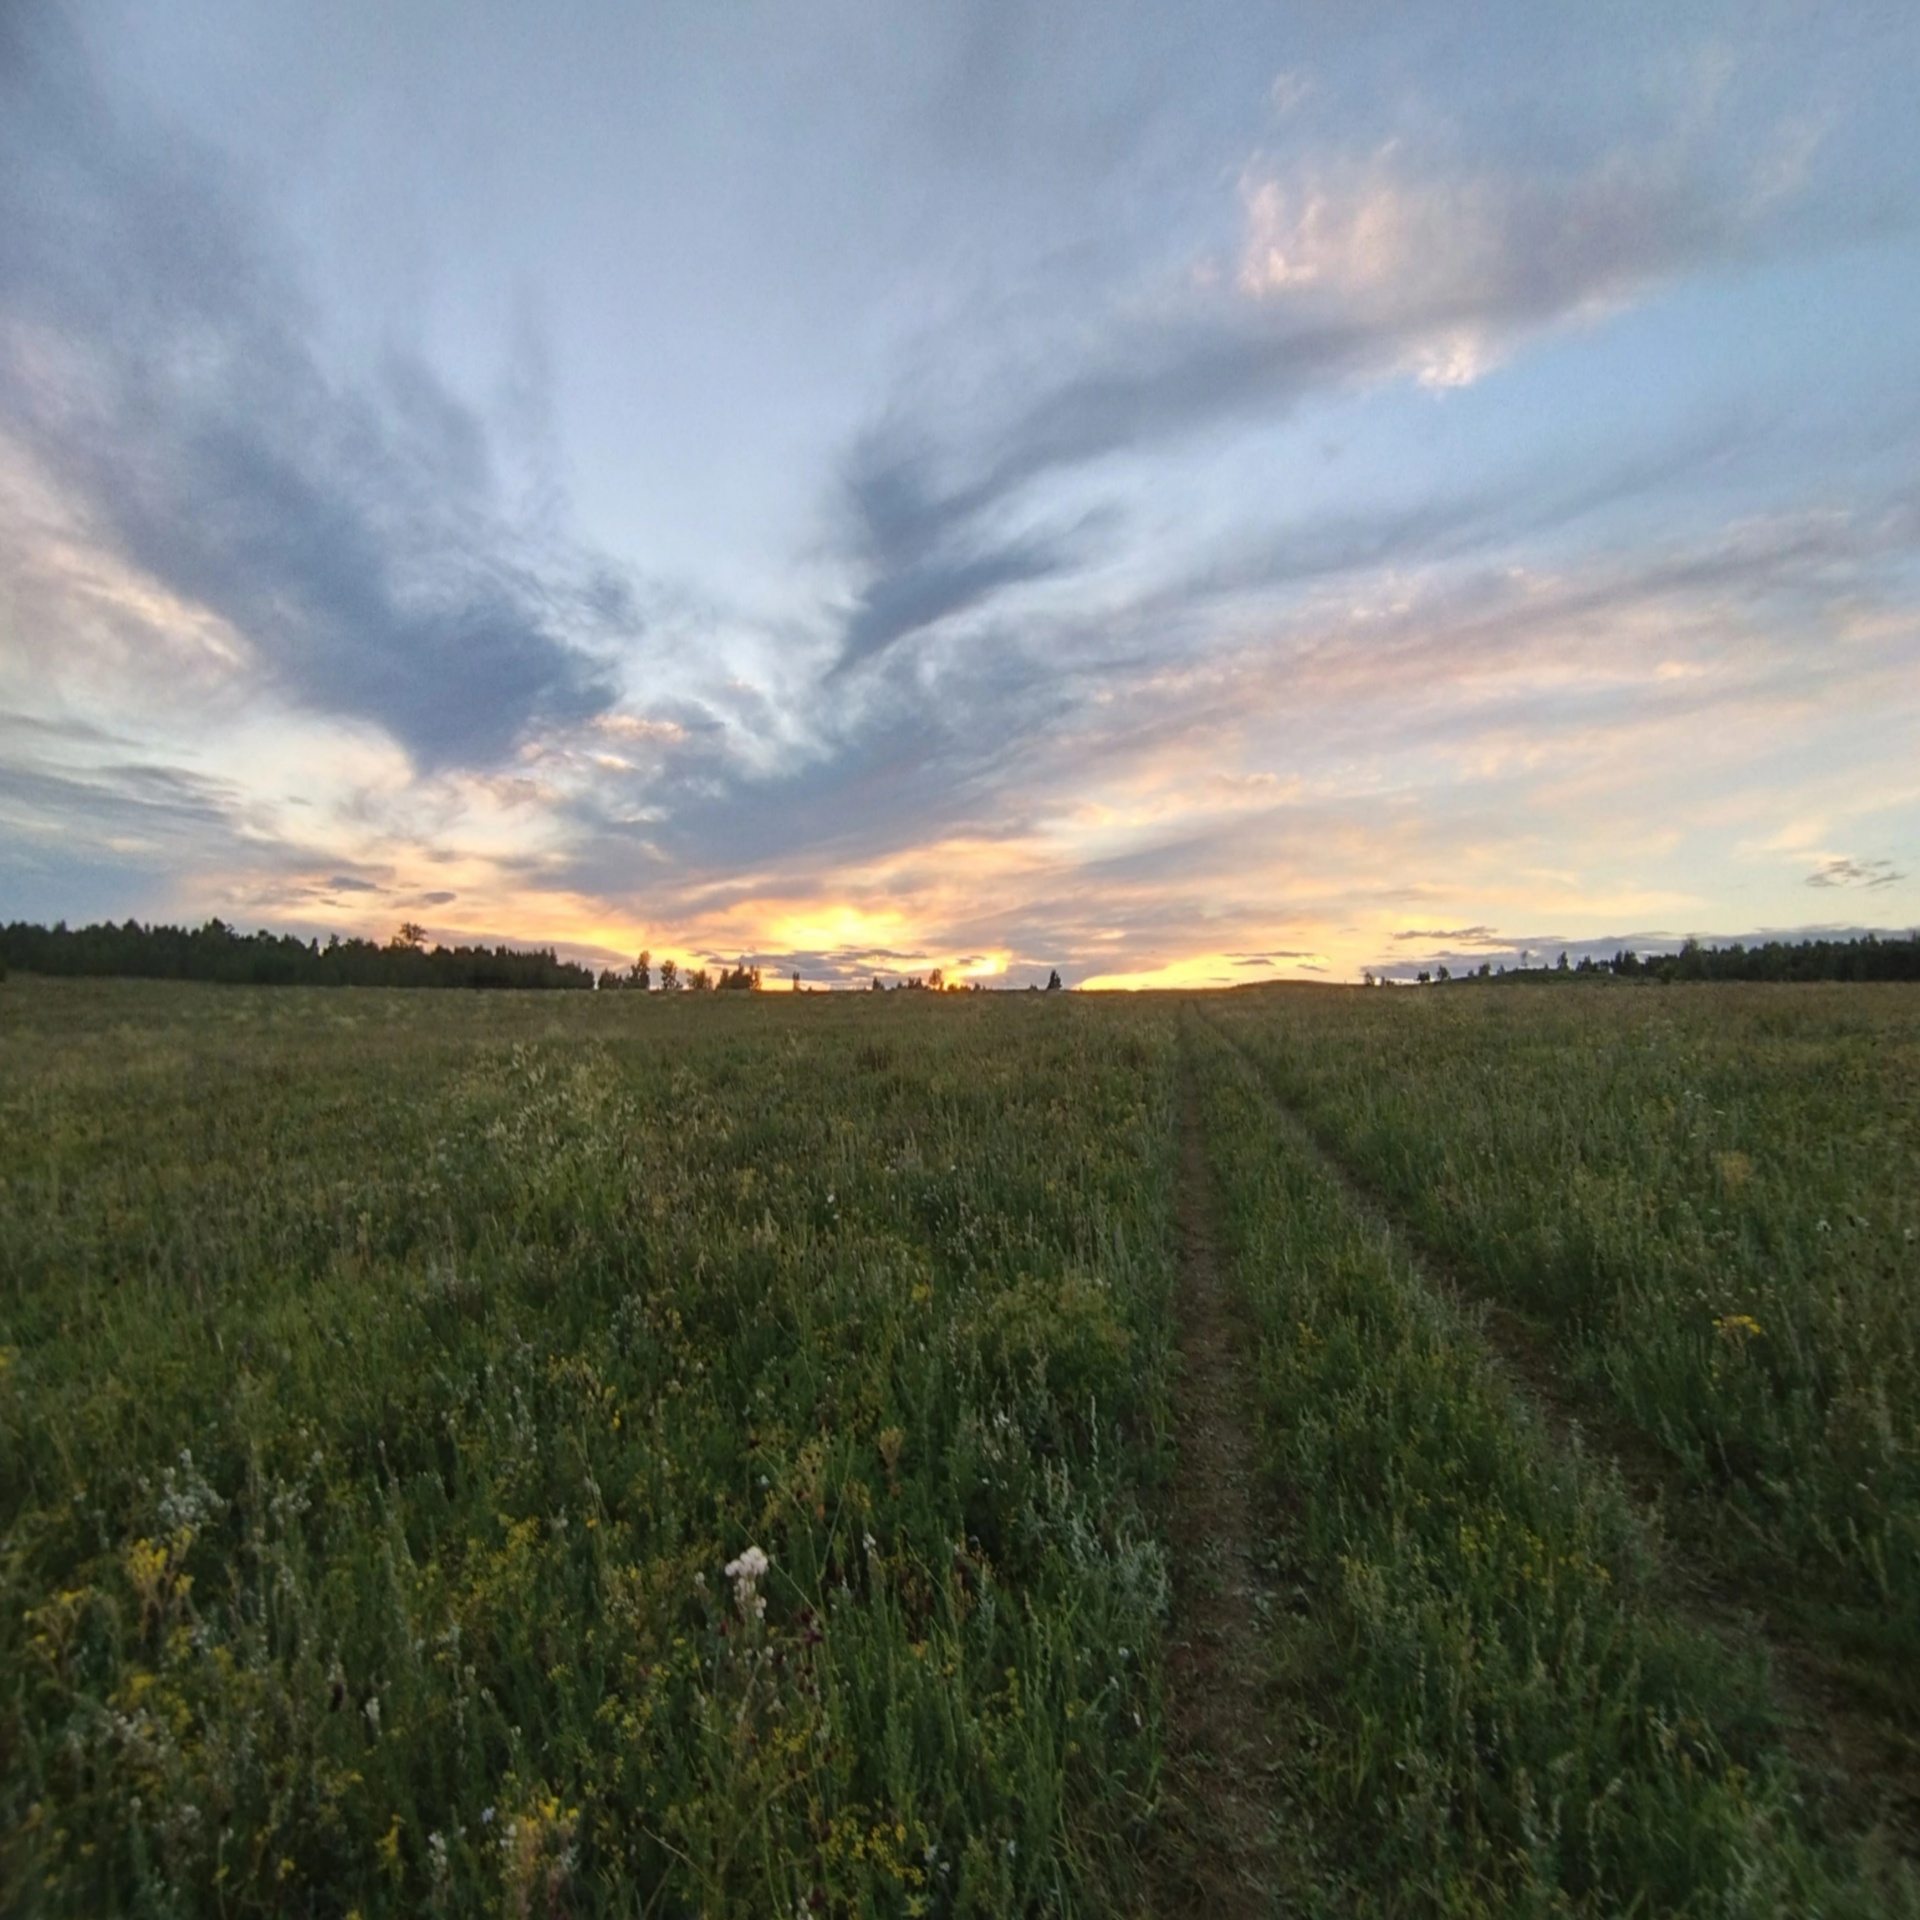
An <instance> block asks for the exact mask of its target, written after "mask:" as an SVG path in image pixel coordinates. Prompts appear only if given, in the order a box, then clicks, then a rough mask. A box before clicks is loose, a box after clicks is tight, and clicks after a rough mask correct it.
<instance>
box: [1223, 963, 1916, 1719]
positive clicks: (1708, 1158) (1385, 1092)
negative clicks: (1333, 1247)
mask: <svg viewBox="0 0 1920 1920" xmlns="http://www.w3.org/2000/svg"><path fill="white" fill-rule="evenodd" d="M1219 1027H1220V1031H1221V1032H1222V1033H1224V1034H1226V1035H1228V1036H1229V1037H1230V1038H1231V1039H1232V1040H1233V1041H1234V1043H1235V1044H1236V1045H1237V1046H1239V1047H1240V1048H1241V1049H1243V1050H1244V1052H1245V1054H1246V1055H1247V1057H1248V1058H1249V1059H1250V1060H1251V1061H1252V1062H1253V1063H1254V1064H1255V1066H1256V1067H1257V1069H1258V1070H1259V1072H1260V1073H1261V1074H1262V1075H1263V1076H1264V1077H1265V1079H1266V1080H1267V1082H1268V1084H1269V1085H1270V1086H1272V1087H1273V1088H1275V1089H1276V1090H1278V1091H1279V1092H1280V1093H1282V1094H1283V1095H1284V1096H1285V1097H1286V1098H1287V1099H1288V1100H1290V1101H1292V1102H1295V1103H1297V1104H1298V1105H1299V1106H1300V1108H1301V1109H1302V1110H1303V1111H1304V1112H1305V1113H1306V1114H1307V1115H1308V1116H1309V1118H1310V1119H1311V1121H1312V1123H1313V1125H1314V1126H1315V1128H1316V1130H1317V1131H1318V1132H1319V1134H1320V1136H1321V1138H1322V1139H1323V1140H1325V1141H1326V1142H1327V1143H1328V1145H1329V1146H1331V1148H1332V1149H1333V1151H1334V1152H1335V1153H1336V1155H1337V1156H1338V1157H1339V1158H1340V1159H1341V1160H1342V1161H1343V1162H1345V1163H1346V1164H1347V1165H1348V1166H1350V1167H1352V1168H1354V1169H1355V1170H1356V1171H1358V1172H1359V1173H1360V1175H1361V1176H1362V1177H1363V1178H1364V1179H1365V1180H1366V1181H1367V1182H1368V1183H1369V1184H1370V1185H1371V1186H1373V1187H1374V1188H1376V1189H1377V1190H1378V1191H1380V1192H1382V1193H1383V1194H1385V1195H1386V1196H1387V1197H1388V1198H1389V1199H1390V1200H1391V1201H1392V1202H1394V1203H1395V1204H1396V1205H1398V1206H1399V1207H1400V1208H1402V1209H1404V1210H1405V1213H1406V1215H1407V1217H1408V1218H1409V1220H1410V1221H1411V1223H1412V1224H1413V1226H1414V1228H1415V1230H1416V1231H1417V1232H1418V1233H1419V1235H1420V1236H1421V1237H1422V1238H1423V1239H1424V1240H1425V1241H1426V1242H1427V1243H1428V1244H1429V1245H1431V1246H1433V1247H1435V1248H1437V1249H1438V1250H1440V1251H1441V1252H1442V1253H1444V1254H1445V1255H1446V1256H1448V1257H1449V1258H1450V1259H1451V1260H1452V1261H1453V1262H1454V1263H1455V1264H1456V1266H1457V1267H1458V1268H1459V1269H1460V1270H1461V1271H1462V1272H1463V1273H1465V1274H1466V1275H1467V1276H1469V1277H1470V1279H1471V1280H1472V1281H1473V1282H1474V1284H1475V1285H1476V1286H1477V1287H1478V1288H1480V1289H1482V1290H1483V1291H1484V1292H1485V1293H1486V1294H1488V1295H1489V1296H1490V1297H1493V1298H1496V1299H1499V1300H1501V1301H1504V1302H1506V1303H1508V1304H1510V1305H1511V1306H1513V1307H1516V1308H1518V1309H1520V1310H1521V1311H1522V1312H1524V1313H1525V1314H1527V1315H1529V1316H1531V1317H1532V1318H1533V1320H1534V1321H1535V1322H1536V1324H1538V1325H1539V1326H1540V1327H1541V1328H1543V1329H1544V1330H1545V1331H1546V1332H1547V1334H1548V1335H1549V1336H1550V1337H1551V1338H1552V1339H1553V1340H1554V1341H1555V1342H1556V1343H1557V1344H1558V1345H1559V1346H1560V1348H1561V1350H1562V1352H1563V1353H1564V1355H1565V1357H1566V1359H1567V1361H1568V1363H1569V1364H1570V1365H1571V1366H1572V1367H1573V1368H1574V1369H1575V1370H1577V1371H1578V1372H1580V1373H1581V1374H1583V1375H1584V1376H1586V1377H1587V1378H1588V1379H1590V1380H1591V1381H1593V1382H1595V1383H1596V1384H1598V1385H1600V1386H1602V1387H1603V1388H1604V1389H1605V1390H1606V1391H1607V1392H1608V1394H1609V1395H1610V1396H1611V1398H1612V1400H1613V1402H1614V1404H1615V1405H1617V1407H1618V1408H1619V1409H1620V1410H1621V1412H1622V1413H1623V1414H1624V1415H1625V1416H1626V1417H1627V1418H1628V1419H1629V1420H1631V1421H1632V1422H1633V1423H1634V1425H1635V1426H1636V1427H1637V1428H1638V1429H1639V1430H1640V1431H1641V1432H1642V1433H1643V1434H1645V1435H1646V1436H1647V1437H1648V1438H1649V1439H1650V1440H1651V1441H1652V1442H1654V1443H1655V1444H1656V1445H1657V1446H1658V1447H1659V1448H1660V1449H1661V1450H1662V1451H1663V1453H1664V1454H1665V1455H1666V1456H1667V1457H1668V1458H1669V1459H1670V1460H1671V1461H1672V1462H1673V1463H1674V1465H1675V1467H1676V1468H1677V1469H1678V1471H1679V1472H1680V1474H1681V1475H1682V1476H1683V1477H1684V1479H1685V1481H1686V1482H1687V1484H1688V1485H1689V1486H1690V1487H1691V1488H1692V1489H1693V1490H1694V1492H1695V1493H1696V1494H1697V1495H1698V1496H1699V1497H1700V1499H1701V1501H1702V1503H1703V1505H1704V1506H1705V1507H1706V1508H1707V1509H1708V1510H1709V1511H1708V1512H1707V1514H1706V1515H1704V1516H1696V1522H1698V1521H1699V1520H1701V1519H1704V1524H1705V1525H1706V1526H1707V1527H1709V1528H1710V1529H1712V1530H1713V1531H1714V1533H1715V1534H1716V1535H1717V1538H1716V1539H1715V1541H1714V1545H1715V1547H1716V1549H1717V1550H1718V1551H1719V1552H1721V1553H1722V1554H1723V1555H1725V1556H1727V1557H1729V1558H1733V1559H1740V1560H1744V1561H1746V1562H1747V1563H1748V1565H1749V1567H1750V1569H1751V1570H1752V1571H1753V1572H1754V1573H1755V1574H1756V1575H1757V1576H1758V1577H1761V1578H1763V1579H1764V1580H1765V1581H1766V1582H1767V1583H1768V1584H1769V1586H1770V1588H1771V1589H1772V1591H1773V1592H1774V1594H1775V1595H1776V1597H1777V1599H1778V1601H1779V1602H1780V1604H1782V1605H1785V1606H1791V1607H1792V1608H1794V1609H1795V1610H1796V1611H1797V1613H1798V1614H1799V1615H1800V1617H1801V1619H1802V1620H1803V1622H1804V1624H1805V1625H1806V1626H1807V1628H1808V1629H1809V1631H1811V1632H1813V1633H1816V1634H1818V1635H1820V1636H1822V1637H1824V1638H1827V1639H1829V1640H1831V1641H1833V1642H1834V1643H1836V1644H1837V1645H1840V1646H1842V1647H1844V1649H1845V1650H1846V1652H1847V1655H1848V1657H1849V1658H1850V1659H1851V1660H1852V1661H1853V1663H1854V1664H1855V1666H1856V1668H1857V1669H1858V1671H1859V1673H1860V1676H1861V1678H1862V1680H1863V1683H1864V1684H1865V1685H1867V1686H1868V1687H1869V1688H1870V1689H1871V1691H1872V1692H1874V1693H1875V1694H1883V1693H1884V1692H1885V1691H1886V1690H1887V1689H1889V1688H1891V1689H1892V1690H1893V1692H1894V1693H1895V1694H1896V1695H1898V1696H1899V1698H1898V1701H1897V1702H1896V1704H1897V1706H1898V1708H1899V1710H1900V1712H1901V1714H1902V1715H1903V1716H1904V1719H1905V1722H1906V1724H1907V1726H1908V1727H1909V1729H1910V1730H1911V1731H1913V1732H1920V994H1916V993H1915V992H1914V991H1913V990H1912V989H1911V988H1907V987H1901V986H1891V987H1872V986H1865V987H1860V986H1853V987H1832V986H1813V985H1808V986H1794V987H1719V988H1714V989H1709V990H1699V989H1672V988H1669V989H1654V990H1639V991H1621V990H1618V989H1608V988H1606V987H1599V988H1595V989H1586V988H1583V987H1572V988H1557V989H1533V990H1522V991H1518V992H1516V991H1506V992H1501V991H1496V990H1487V989H1478V990H1475V989H1467V990H1462V989H1457V988H1456V989H1451V990H1448V991H1445V992H1440V993H1425V994H1417V995H1410V994H1384V993H1375V994H1371V995H1369V994H1366V993H1360V994H1348V995H1342V996H1311V997H1302V996H1299V995H1285V994H1281V995H1268V996H1265V997H1263V998H1262V999H1261V1000H1259V1001H1257V1002H1254V1001H1246V1000H1242V1001H1240V1002H1238V1003H1235V1004H1231V1005H1228V1006H1225V1007H1223V1008H1222V1010H1221V1016H1220V1022H1219Z"/></svg>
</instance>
